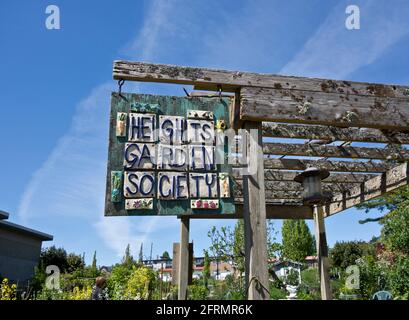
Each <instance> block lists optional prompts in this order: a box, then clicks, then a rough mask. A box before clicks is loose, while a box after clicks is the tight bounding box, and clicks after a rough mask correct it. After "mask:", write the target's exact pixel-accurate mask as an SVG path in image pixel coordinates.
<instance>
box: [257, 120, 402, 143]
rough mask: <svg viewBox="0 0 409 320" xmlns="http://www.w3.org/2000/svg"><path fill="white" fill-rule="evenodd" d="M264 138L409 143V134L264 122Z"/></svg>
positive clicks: (370, 129)
mask: <svg viewBox="0 0 409 320" xmlns="http://www.w3.org/2000/svg"><path fill="white" fill-rule="evenodd" d="M263 136H265V137H277V138H295V139H314V140H326V141H328V142H332V141H361V142H380V143H396V144H399V143H402V144H408V143H409V129H408V132H406V133H405V132H399V131H391V130H380V129H374V128H355V127H350V128H341V127H334V126H322V125H304V124H285V123H273V122H263Z"/></svg>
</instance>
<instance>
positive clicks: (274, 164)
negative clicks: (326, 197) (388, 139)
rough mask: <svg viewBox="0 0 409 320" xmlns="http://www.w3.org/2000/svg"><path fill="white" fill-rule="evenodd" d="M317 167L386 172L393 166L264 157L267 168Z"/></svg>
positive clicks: (335, 169)
mask: <svg viewBox="0 0 409 320" xmlns="http://www.w3.org/2000/svg"><path fill="white" fill-rule="evenodd" d="M309 167H317V168H320V169H326V170H328V171H337V172H385V171H387V170H389V169H391V168H392V167H393V165H391V164H390V163H387V162H373V161H332V160H306V159H304V160H301V159H264V168H265V169H287V170H305V169H307V168H309Z"/></svg>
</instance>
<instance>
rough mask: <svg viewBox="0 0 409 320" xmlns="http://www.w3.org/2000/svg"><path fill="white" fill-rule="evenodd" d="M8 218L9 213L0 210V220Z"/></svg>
mask: <svg viewBox="0 0 409 320" xmlns="http://www.w3.org/2000/svg"><path fill="white" fill-rule="evenodd" d="M8 218H9V214H8V213H7V212H6V211H2V210H0V220H3V219H8Z"/></svg>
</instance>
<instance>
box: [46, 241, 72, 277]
mask: <svg viewBox="0 0 409 320" xmlns="http://www.w3.org/2000/svg"><path fill="white" fill-rule="evenodd" d="M40 265H41V268H43V269H45V268H46V267H47V266H50V265H55V266H57V267H58V268H59V269H60V271H61V272H66V271H67V269H68V261H67V251H65V249H63V248H56V247H55V246H51V247H48V248H45V249H43V250H42V251H41V254H40Z"/></svg>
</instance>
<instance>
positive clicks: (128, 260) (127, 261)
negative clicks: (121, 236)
mask: <svg viewBox="0 0 409 320" xmlns="http://www.w3.org/2000/svg"><path fill="white" fill-rule="evenodd" d="M121 263H122V264H123V265H126V266H131V265H132V264H133V263H134V259H133V257H132V254H131V246H130V245H129V243H128V245H127V246H126V249H125V254H124V256H123V258H122V261H121Z"/></svg>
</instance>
